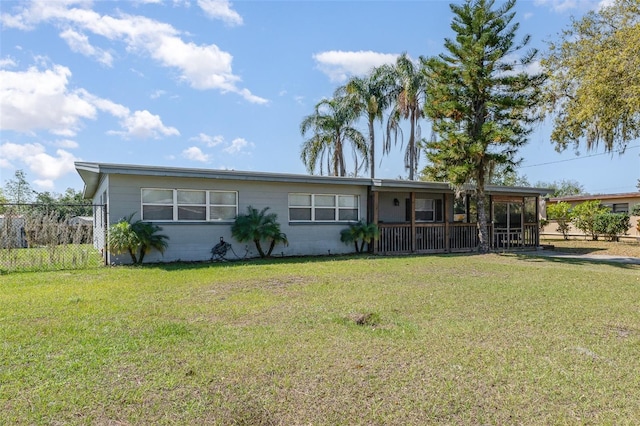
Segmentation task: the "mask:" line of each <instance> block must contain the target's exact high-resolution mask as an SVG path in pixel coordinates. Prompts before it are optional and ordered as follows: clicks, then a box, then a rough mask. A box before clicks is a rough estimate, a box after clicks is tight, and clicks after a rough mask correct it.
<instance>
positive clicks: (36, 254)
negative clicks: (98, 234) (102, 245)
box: [0, 244, 104, 275]
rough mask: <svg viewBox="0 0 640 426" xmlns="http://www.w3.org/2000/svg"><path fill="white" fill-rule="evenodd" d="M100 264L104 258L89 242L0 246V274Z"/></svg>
mask: <svg viewBox="0 0 640 426" xmlns="http://www.w3.org/2000/svg"><path fill="white" fill-rule="evenodd" d="M101 265H104V260H103V259H102V256H101V255H100V252H99V251H98V250H96V249H95V248H93V245H91V244H56V245H49V246H46V247H33V248H9V249H8V248H0V275H1V274H4V273H13V272H33V271H51V270H63V269H86V268H96V267H100V266H101Z"/></svg>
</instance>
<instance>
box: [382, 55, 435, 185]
mask: <svg viewBox="0 0 640 426" xmlns="http://www.w3.org/2000/svg"><path fill="white" fill-rule="evenodd" d="M391 73H392V75H393V76H394V77H395V87H393V89H392V90H391V91H390V92H389V96H390V97H391V102H392V104H393V106H392V111H391V115H390V116H389V121H388V123H387V138H386V141H385V144H384V152H385V153H388V152H389V150H390V149H391V135H392V134H393V135H394V139H395V141H396V142H397V140H398V133H400V135H402V129H400V120H401V119H405V120H409V124H410V129H409V143H408V144H407V150H406V152H405V156H404V166H405V168H406V169H408V170H409V180H414V177H415V173H416V170H417V168H418V142H419V139H420V124H419V120H420V118H422V117H423V116H424V112H423V107H424V102H425V89H426V80H425V77H424V73H422V71H421V69H420V68H419V67H417V66H416V64H414V63H413V61H411V59H409V57H408V56H407V54H406V53H403V54H402V55H400V56H399V57H398V59H397V60H396V64H395V66H394V67H393V68H392V70H391Z"/></svg>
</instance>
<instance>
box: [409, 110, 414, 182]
mask: <svg viewBox="0 0 640 426" xmlns="http://www.w3.org/2000/svg"><path fill="white" fill-rule="evenodd" d="M410 118H411V120H410V121H411V133H410V135H409V147H408V148H409V180H413V179H414V177H415V176H414V170H415V168H416V114H415V111H414V110H413V109H412V110H411V117H410Z"/></svg>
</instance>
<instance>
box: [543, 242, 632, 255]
mask: <svg viewBox="0 0 640 426" xmlns="http://www.w3.org/2000/svg"><path fill="white" fill-rule="evenodd" d="M540 243H541V244H547V245H553V246H554V250H555V251H559V252H562V253H571V254H603V255H610V256H624V257H638V258H640V241H632V242H627V241H620V242H609V241H603V240H597V241H592V240H587V239H583V238H580V239H571V240H563V239H561V238H560V239H557V238H556V239H541V241H540Z"/></svg>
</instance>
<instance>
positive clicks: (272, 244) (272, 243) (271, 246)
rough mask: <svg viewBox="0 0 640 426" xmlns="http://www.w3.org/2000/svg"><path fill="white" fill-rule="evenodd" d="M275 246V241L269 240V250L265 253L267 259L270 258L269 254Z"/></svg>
mask: <svg viewBox="0 0 640 426" xmlns="http://www.w3.org/2000/svg"><path fill="white" fill-rule="evenodd" d="M275 246H276V240H271V244H269V250H268V251H267V257H271V252H272V251H273V248H274V247H275Z"/></svg>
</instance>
